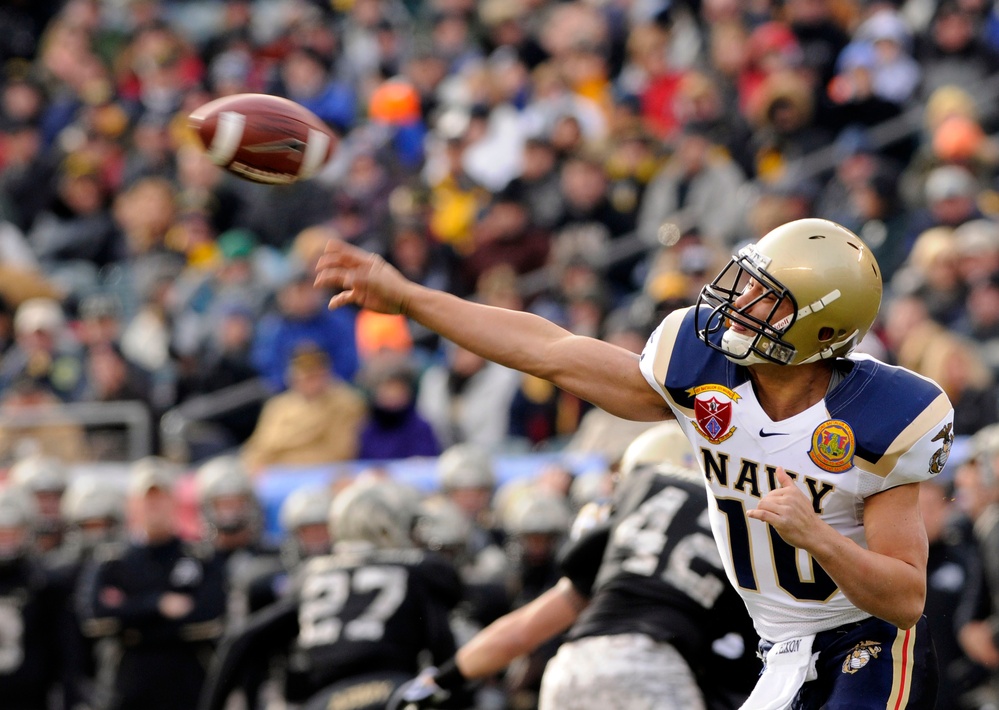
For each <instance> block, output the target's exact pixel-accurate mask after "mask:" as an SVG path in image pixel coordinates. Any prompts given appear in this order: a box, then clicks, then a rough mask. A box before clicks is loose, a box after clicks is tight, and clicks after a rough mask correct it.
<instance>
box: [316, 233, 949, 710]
mask: <svg viewBox="0 0 999 710" xmlns="http://www.w3.org/2000/svg"><path fill="white" fill-rule="evenodd" d="M317 270H318V275H317V278H316V285H317V286H319V287H324V288H334V289H340V291H339V293H337V294H336V295H335V296H333V298H332V299H331V300H330V304H329V305H330V307H331V308H337V307H340V306H343V305H347V304H355V305H358V306H362V307H366V308H371V309H373V310H378V311H384V312H389V313H403V314H405V315H406V316H408V317H409V318H412V319H413V320H415V321H417V322H418V323H420V324H421V325H423V326H426V327H428V328H430V329H431V330H434V331H436V332H438V333H439V334H441V335H442V336H444V337H445V338H448V339H450V340H452V341H454V342H455V343H457V344H458V345H459V346H461V347H464V348H466V349H469V350H471V351H473V352H476V353H478V354H479V355H481V356H483V357H486V358H488V359H490V360H494V361H496V362H498V363H500V364H502V365H505V366H507V367H511V368H514V369H517V370H521V371H523V372H527V373H529V374H532V375H535V376H537V377H541V378H543V379H546V380H548V381H550V382H552V383H554V384H555V385H557V386H559V387H561V388H562V389H564V390H566V391H568V392H570V393H572V394H575V395H577V396H579V397H581V398H583V399H586V400H587V401H589V402H592V403H593V404H595V405H596V406H599V407H601V408H602V409H605V410H607V411H608V412H610V413H611V414H616V415H618V416H621V417H626V418H630V419H638V420H653V421H654V420H660V419H667V418H671V417H673V418H676V419H677V421H678V422H679V423H680V426H681V427H682V428H683V430H684V432H685V433H686V435H687V437H688V438H689V439H690V441H691V442H692V444H693V445H694V448H695V449H696V450H697V452H698V459H699V464H700V466H701V469H702V473H703V474H704V477H705V481H706V485H707V486H708V488H709V491H710V492H711V494H712V497H713V503H712V505H711V506H710V507H709V511H710V517H711V527H712V531H713V532H714V536H715V541H716V543H717V545H718V550H719V552H720V553H721V555H722V558H723V560H724V563H725V570H726V573H727V575H728V578H729V580H730V581H731V582H732V584H733V585H734V586H736V588H737V589H738V590H739V592H740V594H741V595H742V597H743V599H744V601H745V602H746V604H747V606H748V607H749V610H750V614H751V615H752V617H753V621H754V625H755V627H756V630H757V631H758V633H759V634H760V636H761V638H762V639H763V641H762V642H761V648H760V650H761V652H762V653H763V654H764V655H765V669H764V672H763V674H762V675H761V677H760V681H759V682H758V683H757V685H756V688H755V689H754V692H753V694H752V695H751V696H750V699H749V700H748V701H747V703H746V706H745V707H747V708H789V707H795V708H818V707H825V708H851V709H853V710H856V709H859V708H875V707H877V708H885V707H892V708H895V707H899V708H901V707H909V708H923V707H931V706H932V703H933V698H934V696H935V693H936V664H935V659H934V657H933V650H932V644H931V642H930V639H929V633H928V631H927V625H926V620H925V618H923V617H922V611H923V604H924V602H925V597H926V559H927V542H926V533H925V530H924V529H923V525H922V521H921V520H920V517H919V508H918V485H917V484H918V482H919V481H921V480H924V479H927V478H930V477H931V476H933V475H934V474H936V473H938V472H939V471H941V470H942V469H943V466H944V464H945V463H946V459H947V456H948V454H949V452H950V446H951V443H952V442H953V408H952V407H951V405H950V402H949V401H948V399H947V397H946V395H945V394H944V393H943V392H942V391H941V390H940V388H939V387H938V386H937V385H936V384H934V383H933V382H931V381H929V380H927V379H925V378H922V377H920V376H918V375H916V374H914V373H912V372H910V371H908V370H905V369H902V368H898V367H891V366H888V365H885V364H883V363H881V362H878V361H876V360H874V359H872V358H868V357H864V356H854V357H847V356H848V355H849V354H850V352H851V351H852V350H853V349H854V347H855V346H856V345H857V343H858V342H859V341H860V339H861V338H863V336H864V335H865V334H866V333H867V331H868V330H869V329H870V327H871V325H872V323H873V322H874V319H875V317H876V315H877V312H878V309H879V307H880V301H881V289H882V286H881V274H880V271H879V269H878V265H877V263H876V261H875V259H874V257H873V255H872V254H871V252H870V250H869V249H868V248H867V246H866V245H865V244H864V243H863V242H862V241H861V240H860V239H859V238H858V237H857V236H856V235H855V234H853V233H852V232H850V231H849V230H847V229H845V228H844V227H842V226H840V225H838V224H835V223H833V222H829V221H826V220H819V219H803V220H796V221H793V222H789V223H787V224H784V225H781V226H780V227H777V228H776V229H774V230H772V231H771V232H769V233H768V234H767V235H766V236H764V237H763V238H762V239H760V241H759V242H757V243H755V244H753V245H750V246H747V247H745V248H743V249H742V250H740V252H739V253H738V254H737V255H735V256H734V257H733V259H732V261H731V262H730V263H729V264H728V265H727V266H726V267H725V268H724V269H723V270H722V271H721V273H719V275H718V276H717V277H716V278H715V279H714V280H713V281H712V282H711V283H709V284H707V285H706V286H705V287H704V288H703V289H702V291H701V295H700V297H699V299H698V304H697V305H696V306H694V307H692V308H687V309H682V310H678V311H675V312H673V313H671V314H670V315H668V316H667V317H666V318H665V319H664V321H663V322H662V323H661V324H660V325H659V327H658V328H657V329H656V331H655V332H654V333H653V335H652V337H651V338H650V340H649V342H648V344H647V345H646V347H645V349H644V351H643V353H642V355H641V358H639V357H636V356H635V355H634V354H633V353H631V352H628V351H626V350H624V349H623V348H618V347H615V346H613V345H611V344H609V343H605V342H602V341H600V340H596V339H593V338H587V337H582V336H576V335H573V334H572V333H569V332H568V331H566V330H564V329H563V328H560V327H559V326H557V325H555V324H553V323H551V322H549V321H547V320H545V319H543V318H540V317H538V316H535V315H533V314H529V313H524V312H519V311H508V310H504V309H499V308H493V307H489V306H485V305H482V304H476V303H471V302H468V301H464V300H462V299H460V298H457V297H455V296H453V295H451V294H447V293H443V292H439V291H434V290H432V289H428V288H425V287H422V286H419V285H417V284H414V283H411V282H409V281H407V280H406V279H404V278H403V277H402V276H401V275H400V274H399V273H398V272H397V271H396V270H394V269H393V268H392V267H391V266H389V265H388V264H387V263H386V262H385V261H384V260H383V259H381V258H379V257H377V256H375V255H372V254H369V253H367V252H365V251H363V250H360V249H358V248H356V247H353V246H351V245H348V244H346V243H344V242H342V241H339V240H334V241H331V242H330V243H329V244H328V245H327V247H326V252H325V254H324V255H323V257H322V258H321V259H320V261H319V264H318V267H317ZM813 654H814V655H813Z"/></svg>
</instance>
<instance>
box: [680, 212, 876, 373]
mask: <svg viewBox="0 0 999 710" xmlns="http://www.w3.org/2000/svg"><path fill="white" fill-rule="evenodd" d="M751 279H752V280H754V281H756V282H757V283H758V284H759V285H760V286H762V287H763V288H762V292H761V294H760V296H759V297H758V298H756V299H754V300H753V301H751V302H750V303H748V304H744V305H742V306H741V307H736V306H735V301H736V299H737V298H738V297H739V296H740V295H741V294H742V292H743V290H744V289H745V288H746V286H747V284H748V283H749V281H750V280H751ZM770 296H774V297H775V301H774V305H773V308H772V309H771V310H770V313H769V315H768V316H767V317H766V318H759V317H756V316H753V315H751V314H750V313H749V310H750V309H751V308H752V307H753V306H754V305H756V304H757V303H758V302H759V301H761V300H763V299H765V298H768V297H770ZM785 302H790V304H791V312H790V314H789V315H787V316H784V317H782V318H780V319H779V320H777V321H776V322H774V317H775V315H776V314H777V313H778V312H779V311H780V309H781V306H782V305H783V304H784V303H785ZM880 306H881V270H880V269H879V268H878V264H877V261H876V260H875V259H874V255H873V254H872V253H871V250H870V249H869V248H868V247H867V245H865V244H864V243H863V242H862V241H861V240H860V238H859V237H858V236H857V235H856V234H854V233H853V232H851V231H850V230H848V229H846V228H845V227H843V226H841V225H839V224H836V223H835V222H830V221H828V220H824V219H799V220H795V221H793V222H788V223H787V224H783V225H781V226H780V227H777V228H776V229H773V230H772V231H770V232H769V233H768V234H767V235H766V236H765V237H763V238H762V239H760V241H758V242H756V243H755V244H751V245H749V246H747V247H745V248H743V249H741V250H740V251H739V253H738V254H737V255H735V256H734V257H733V258H732V261H731V262H730V263H729V264H728V266H726V267H725V268H724V269H722V271H721V273H720V274H718V276H717V277H715V279H714V281H712V282H711V283H709V284H707V285H706V286H705V287H704V288H703V289H702V290H701V295H700V296H699V298H698V300H697V312H696V314H695V327H696V328H697V333H698V337H700V338H701V340H703V341H704V342H705V343H707V344H708V345H709V346H711V347H712V348H714V349H716V350H720V351H721V352H723V353H725V356H726V357H728V358H729V360H732V361H733V362H735V363H738V364H740V365H752V364H755V363H762V362H773V363H777V364H779V365H800V364H802V363H806V362H815V361H817V360H823V359H826V358H833V357H841V356H844V355H847V354H848V353H850V351H852V350H853V349H854V348H855V347H856V346H857V344H858V343H859V342H860V340H861V339H862V338H863V337H864V335H865V334H866V333H867V331H868V330H869V329H870V327H871V324H873V323H874V318H875V317H876V316H877V313H878V309H879V308H880ZM732 323H738V324H740V325H741V326H743V327H744V328H746V330H748V331H749V333H737V332H734V331H733V330H732V329H731V328H730V327H729V326H730V325H731V324H732ZM719 332H722V336H721V338H718V337H717V334H718V333H719ZM713 336H714V337H713Z"/></svg>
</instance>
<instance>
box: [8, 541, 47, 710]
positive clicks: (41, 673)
mask: <svg viewBox="0 0 999 710" xmlns="http://www.w3.org/2000/svg"><path fill="white" fill-rule="evenodd" d="M55 610H56V604H55V597H54V595H53V593H52V587H51V585H50V584H49V580H48V578H47V575H46V574H45V572H44V570H43V569H42V567H41V565H40V564H39V563H38V562H37V561H36V560H35V559H33V558H22V559H19V560H16V561H12V562H9V563H6V564H3V565H0V706H2V707H4V708H10V710H37V709H44V708H46V707H48V702H47V700H46V696H47V695H48V692H49V690H50V689H51V688H52V687H53V686H54V684H55V683H57V682H58V668H59V665H60V654H59V649H58V645H57V642H56V634H55V631H56V629H55V628H54V627H55V624H56V617H55V614H54V612H55Z"/></svg>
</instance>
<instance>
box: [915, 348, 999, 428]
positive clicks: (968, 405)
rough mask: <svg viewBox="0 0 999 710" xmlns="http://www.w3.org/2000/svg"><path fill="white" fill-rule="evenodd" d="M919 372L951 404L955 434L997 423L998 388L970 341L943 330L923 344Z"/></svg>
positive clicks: (998, 406) (990, 372)
mask: <svg viewBox="0 0 999 710" xmlns="http://www.w3.org/2000/svg"><path fill="white" fill-rule="evenodd" d="M917 371H918V372H919V374H921V375H925V376H926V377H929V378H930V379H932V380H933V381H934V382H936V383H937V384H939V385H940V387H941V388H943V391H944V392H946V393H947V396H948V397H949V398H950V401H951V403H952V404H953V405H954V434H955V435H957V436H970V435H972V434H974V433H975V432H977V431H978V430H979V429H982V428H984V427H986V426H988V425H989V424H995V423H996V422H999V388H997V387H996V384H995V378H994V377H993V374H992V370H991V369H990V368H989V367H988V365H987V364H986V363H985V360H984V358H983V357H982V355H981V354H980V353H979V351H978V346H977V344H976V343H974V342H973V341H969V340H966V339H964V338H959V337H958V336H956V335H953V334H951V333H944V334H941V335H939V336H937V337H936V338H934V339H932V340H931V342H929V343H927V344H926V354H925V355H924V356H923V358H922V362H921V363H920V367H919V369H918V370H917Z"/></svg>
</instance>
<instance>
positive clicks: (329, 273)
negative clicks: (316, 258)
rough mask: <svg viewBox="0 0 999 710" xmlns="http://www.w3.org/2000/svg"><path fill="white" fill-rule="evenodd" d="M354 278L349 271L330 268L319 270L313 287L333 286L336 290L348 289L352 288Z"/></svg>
mask: <svg viewBox="0 0 999 710" xmlns="http://www.w3.org/2000/svg"><path fill="white" fill-rule="evenodd" d="M353 282H354V276H353V273H352V272H351V270H350V269H342V268H338V267H331V268H327V269H321V270H320V271H319V273H318V274H316V280H315V282H314V285H315V286H333V287H336V288H350V287H351V286H353Z"/></svg>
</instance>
